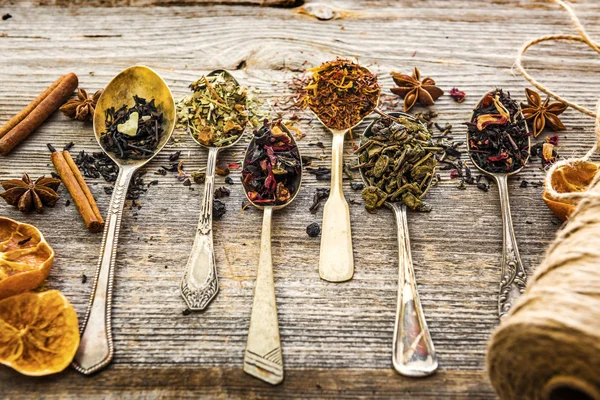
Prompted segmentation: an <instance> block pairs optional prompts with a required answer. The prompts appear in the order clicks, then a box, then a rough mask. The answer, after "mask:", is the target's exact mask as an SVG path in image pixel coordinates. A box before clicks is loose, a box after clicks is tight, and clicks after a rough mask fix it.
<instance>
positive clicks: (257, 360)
mask: <svg viewBox="0 0 600 400" xmlns="http://www.w3.org/2000/svg"><path fill="white" fill-rule="evenodd" d="M281 128H282V130H283V131H284V132H285V133H286V134H287V135H288V136H289V137H290V138H291V139H292V143H294V144H295V143H296V141H295V140H294V135H292V134H291V133H290V131H289V130H288V129H287V128H286V126H285V125H284V124H281ZM253 142H254V139H252V141H251V142H250V144H249V145H248V148H247V149H246V154H245V155H244V167H245V164H246V159H247V153H248V150H249V149H250V148H252V144H253ZM296 149H297V148H296ZM298 155H300V153H299V150H298ZM299 162H300V174H299V175H298V177H297V179H298V187H297V188H296V192H295V193H293V194H292V197H291V198H290V199H289V200H288V201H287V202H286V203H285V204H281V205H276V206H264V205H260V204H257V203H254V202H253V201H252V200H250V198H249V197H248V192H247V190H246V188H245V187H244V194H245V195H246V198H247V199H248V201H249V202H250V203H252V205H253V206H254V207H256V208H258V209H259V210H263V211H264V213H263V225H262V234H261V238H260V258H259V261H258V271H257V274H256V287H255V288H254V301H253V302H252V313H251V314H250V328H249V329H248V339H247V342H246V351H245V353H244V372H246V373H247V374H250V375H252V376H254V377H256V378H258V379H261V380H263V381H265V382H267V383H270V384H272V385H277V384H279V383H281V382H282V381H283V356H282V352H281V340H280V338H279V322H278V320H277V305H276V302H275V284H274V282H273V262H272V259H271V216H272V215H273V211H274V210H281V209H282V208H284V207H286V206H287V205H289V204H290V203H291V202H292V201H294V199H295V198H296V196H297V195H298V192H300V186H301V185H302V159H301V158H300V161H299Z"/></svg>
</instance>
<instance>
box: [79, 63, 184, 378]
mask: <svg viewBox="0 0 600 400" xmlns="http://www.w3.org/2000/svg"><path fill="white" fill-rule="evenodd" d="M134 95H137V96H139V97H142V98H146V99H154V101H155V104H156V106H157V108H158V109H159V110H160V111H161V112H162V113H163V129H164V135H163V137H162V139H161V141H160V143H159V145H158V147H157V149H156V151H155V152H154V154H152V156H150V157H148V158H147V159H145V160H130V159H127V160H124V159H120V158H118V157H117V156H116V155H115V154H112V153H110V152H108V151H107V150H106V149H104V148H102V150H103V151H104V152H105V153H106V154H107V155H108V156H109V157H110V158H111V159H112V160H113V161H114V162H115V163H116V164H117V165H118V166H119V176H118V178H117V181H116V182H115V187H114V190H113V194H112V198H111V200H110V206H109V208H108V211H107V216H106V223H105V226H104V236H103V237H102V245H101V247H100V260H99V261H98V268H97V270H96V277H95V280H94V287H93V289H92V294H91V296H90V302H89V304H88V308H87V311H86V314H85V319H84V322H83V325H82V326H81V343H80V345H79V349H78V350H77V354H76V355H75V359H74V361H73V367H74V368H75V369H76V370H77V371H79V372H81V373H82V374H86V375H89V374H92V373H94V372H96V371H98V370H100V369H102V368H104V367H106V366H107V365H108V364H109V363H110V362H111V360H112V357H113V351H114V347H113V341H112V332H111V306H112V286H113V279H114V267H115V259H116V254H117V243H118V240H119V230H120V228H121V217H122V214H123V205H124V204H125V198H126V197H127V189H128V187H129V182H130V180H131V178H132V177H133V175H134V173H135V172H136V171H137V170H138V169H139V168H140V167H141V166H143V165H145V164H146V163H148V161H150V160H151V159H152V158H153V157H154V156H155V155H156V154H158V152H159V151H160V150H161V149H162V148H163V147H164V146H165V144H166V143H167V141H168V140H169V138H170V137H171V134H172V133H173V128H174V127H175V102H174V100H173V95H172V94H171V90H170V89H169V87H168V86H167V84H166V83H165V81H163V80H162V78H161V77H160V76H159V75H158V74H157V73H156V72H154V71H153V70H152V69H150V68H148V67H144V66H141V65H139V66H134V67H130V68H127V69H126V70H124V71H122V72H121V73H119V74H118V75H117V76H115V77H114V78H113V80H112V81H110V83H109V84H108V86H107V87H106V89H104V92H103V93H102V96H100V99H99V100H98V104H97V105H96V112H95V113H94V132H95V136H96V140H97V141H98V144H99V145H100V147H102V143H101V142H100V134H101V133H102V132H104V131H105V130H106V124H105V115H104V111H105V110H106V109H108V108H110V107H115V108H120V107H121V106H122V105H123V104H128V105H132V104H133V96H134Z"/></svg>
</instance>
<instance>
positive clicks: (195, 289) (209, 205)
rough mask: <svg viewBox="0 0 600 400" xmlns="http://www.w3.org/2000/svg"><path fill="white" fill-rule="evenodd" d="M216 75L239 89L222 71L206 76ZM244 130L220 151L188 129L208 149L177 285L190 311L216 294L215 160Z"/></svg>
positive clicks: (219, 148) (205, 303)
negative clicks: (199, 199) (195, 215)
mask: <svg viewBox="0 0 600 400" xmlns="http://www.w3.org/2000/svg"><path fill="white" fill-rule="evenodd" d="M219 74H224V75H226V76H227V77H228V78H230V79H232V80H233V81H234V82H235V84H236V85H237V86H239V83H238V81H237V80H236V79H235V78H234V77H233V75H231V74H230V73H229V72H228V71H225V70H222V69H218V70H214V71H212V72H210V73H209V74H208V76H215V75H219ZM246 122H247V121H246ZM245 128H246V127H245V126H244V127H243V130H242V132H241V133H240V135H239V137H238V138H237V139H236V140H234V141H233V142H232V143H230V144H228V145H226V146H219V147H217V146H207V145H205V144H203V143H201V142H200V141H199V140H198V138H197V137H196V136H195V135H194V132H193V131H192V130H191V129H188V133H189V134H190V136H191V137H192V139H194V141H195V142H196V143H198V144H199V145H200V146H201V147H203V148H205V149H208V160H207V165H206V178H205V180H204V192H203V197H202V205H201V208H200V220H199V221H198V228H197V229H196V234H195V238H194V244H193V246H192V252H191V254H190V257H189V258H188V262H187V265H186V267H185V273H184V275H183V278H182V280H181V285H180V291H181V296H182V297H183V299H184V300H185V302H186V304H187V306H188V307H189V309H190V310H194V311H199V310H204V309H205V308H206V307H207V306H208V304H209V303H210V302H211V301H212V299H214V298H215V296H216V295H217V293H218V291H219V282H218V280H217V266H216V263H215V254H214V248H213V235H212V212H213V193H214V182H215V170H216V166H217V156H218V154H219V151H221V150H222V149H226V148H229V147H232V146H234V145H235V144H236V143H238V142H239V141H240V140H241V139H242V137H243V136H244V133H245Z"/></svg>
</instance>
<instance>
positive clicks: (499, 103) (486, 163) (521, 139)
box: [466, 89, 529, 173]
mask: <svg viewBox="0 0 600 400" xmlns="http://www.w3.org/2000/svg"><path fill="white" fill-rule="evenodd" d="M466 125H467V128H468V141H469V152H470V153H471V155H472V158H473V161H474V162H475V164H477V166H479V167H480V168H481V169H483V170H485V171H487V172H504V173H506V172H512V171H516V170H518V169H519V168H521V167H523V166H524V165H525V163H526V162H527V158H528V157H529V132H528V131H527V127H526V124H525V118H524V117H523V115H522V114H521V112H520V109H519V105H518V104H517V102H516V101H515V100H512V99H511V98H510V94H509V93H504V92H503V91H502V89H496V91H495V92H491V93H489V94H488V95H487V96H485V97H484V98H483V100H481V102H480V103H479V105H478V106H477V108H476V109H475V111H474V113H473V118H472V119H471V122H468V123H467V124H466Z"/></svg>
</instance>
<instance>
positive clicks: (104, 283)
mask: <svg viewBox="0 0 600 400" xmlns="http://www.w3.org/2000/svg"><path fill="white" fill-rule="evenodd" d="M137 168H138V167H137V166H122V167H121V169H120V170H119V176H118V178H117V182H116V184H115V188H114V190H113V195H112V199H111V201H110V206H109V208H108V215H107V216H106V224H105V226H104V236H103V237H102V245H101V247H100V260H99V261H98V268H97V269H96V277H95V280H94V288H93V289H92V294H91V296H90V302H89V304H88V308H87V312H86V315H85V318H84V322H83V325H82V326H81V343H80V345H79V349H78V350H77V354H76V355H75V359H74V360H73V367H74V368H75V369H76V370H77V371H79V372H81V373H82V374H85V375H90V374H92V373H94V372H96V371H99V370H101V369H102V368H104V367H106V366H107V365H108V364H109V363H110V362H111V360H112V358H113V352H114V347H113V341H112V326H111V307H112V286H113V277H114V268H115V258H116V256H117V243H118V241H119V230H120V229H121V217H122V216H123V205H124V204H125V198H126V197H127V188H128V187H129V182H130V181H131V178H132V177H133V174H134V173H135V171H136V170H137Z"/></svg>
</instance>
